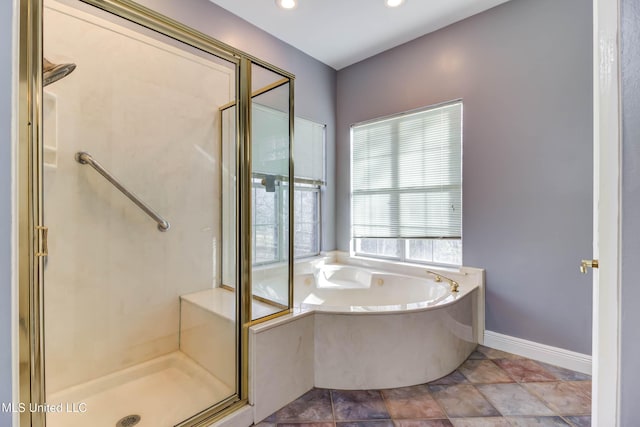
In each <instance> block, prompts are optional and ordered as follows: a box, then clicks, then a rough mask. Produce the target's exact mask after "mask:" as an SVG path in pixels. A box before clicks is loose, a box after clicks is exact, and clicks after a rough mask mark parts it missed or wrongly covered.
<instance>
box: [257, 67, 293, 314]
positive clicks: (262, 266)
mask: <svg viewBox="0 0 640 427" xmlns="http://www.w3.org/2000/svg"><path fill="white" fill-rule="evenodd" d="M252 89H253V93H254V95H253V97H252V105H251V122H252V124H251V140H252V142H251V172H252V179H253V191H252V202H253V204H252V239H253V248H252V249H253V256H252V257H253V270H252V280H251V282H252V283H251V286H252V294H253V304H252V318H253V319H258V318H261V317H264V316H267V315H269V314H273V313H277V312H279V311H282V310H283V309H286V308H288V306H289V193H290V192H289V182H290V180H289V158H290V146H291V144H290V135H289V117H290V111H289V105H290V102H289V91H290V87H289V83H288V82H287V80H286V79H283V77H282V76H280V75H278V74H276V73H273V72H271V71H269V70H265V69H264V68H262V67H260V66H257V65H254V66H253V68H252Z"/></svg>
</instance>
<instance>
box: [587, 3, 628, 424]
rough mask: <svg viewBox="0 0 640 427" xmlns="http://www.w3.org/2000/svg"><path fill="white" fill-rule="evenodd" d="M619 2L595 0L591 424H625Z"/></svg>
mask: <svg viewBox="0 0 640 427" xmlns="http://www.w3.org/2000/svg"><path fill="white" fill-rule="evenodd" d="M619 16H620V15H619V2H618V0H614V1H611V0H594V2H593V119H594V144H593V150H594V151H593V159H594V167H593V257H594V259H597V260H599V268H598V269H597V270H596V269H594V270H593V331H592V334H593V347H592V353H593V354H592V357H593V393H592V402H593V403H592V425H593V426H596V427H597V426H600V427H614V426H619V425H620V288H621V282H620V241H621V196H620V194H621V150H622V147H621V126H620V67H619V53H620V47H619V40H620V37H619V34H620V28H619Z"/></svg>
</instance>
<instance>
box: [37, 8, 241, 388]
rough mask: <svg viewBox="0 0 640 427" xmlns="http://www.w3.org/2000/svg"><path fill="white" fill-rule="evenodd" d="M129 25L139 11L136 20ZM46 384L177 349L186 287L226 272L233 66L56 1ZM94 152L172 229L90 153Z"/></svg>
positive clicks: (50, 14)
mask: <svg viewBox="0 0 640 427" xmlns="http://www.w3.org/2000/svg"><path fill="white" fill-rule="evenodd" d="M128 27H131V25H128ZM44 54H45V56H46V57H47V58H48V59H49V60H51V61H52V62H56V63H62V62H74V63H76V64H77V68H76V70H75V71H74V72H73V73H72V74H71V75H69V76H68V77H66V78H65V79H63V80H60V81H58V82H56V83H54V84H52V85H50V86H48V87H46V88H45V93H44V106H45V111H44V143H45V171H44V174H45V175H44V181H45V223H46V224H47V225H48V226H49V229H50V232H49V253H50V255H49V257H48V259H47V266H46V271H45V325H46V326H45V328H46V329H45V335H46V349H45V351H46V366H47V378H46V381H47V391H48V392H49V393H51V392H55V391H57V390H60V389H63V388H66V387H68V386H71V385H74V384H78V383H82V382H85V381H88V380H91V379H93V378H96V377H100V376H102V375H105V374H107V373H110V372H114V371H117V370H120V369H123V368H126V367H129V366H132V365H135V364H137V363H140V362H143V361H146V360H149V359H152V358H154V357H157V356H160V355H163V354H166V353H169V352H172V351H175V350H178V331H179V307H180V305H179V296H180V295H183V294H187V293H190V292H194V291H198V290H203V289H207V288H211V287H215V286H217V285H218V284H219V282H220V266H219V262H218V261H217V260H218V259H219V256H220V254H219V252H220V248H221V242H220V237H221V219H220V216H221V214H220V212H221V209H220V203H221V200H220V198H221V194H220V193H221V185H220V176H221V172H220V168H221V166H220V158H221V146H220V124H219V120H220V119H219V114H218V108H219V106H221V105H224V104H226V103H228V102H229V101H231V100H232V99H233V96H234V86H235V82H234V69H233V67H231V68H230V67H228V66H226V65H223V64H222V63H221V62H220V61H217V62H214V61H213V60H212V58H209V57H206V56H205V55H204V54H201V53H198V52H195V51H190V52H187V51H185V50H183V49H181V48H178V46H177V43H176V42H173V41H171V42H169V41H165V40H161V39H159V38H158V37H156V36H154V37H150V36H149V35H148V34H145V35H142V34H139V33H138V32H135V31H132V30H131V29H129V28H123V27H121V26H119V25H116V24H114V23H112V22H109V21H107V20H104V19H102V18H98V17H96V16H92V15H88V14H86V13H85V12H80V11H78V10H75V9H73V8H70V7H68V6H64V5H61V4H58V3H56V2H54V1H47V2H46V4H45V15H44ZM78 151H88V152H90V153H91V154H92V155H93V156H94V158H95V159H96V160H98V161H99V162H100V163H101V164H102V165H103V166H104V167H105V168H106V169H107V170H109V171H110V172H112V173H113V174H114V175H115V176H116V177H118V178H119V179H120V181H121V182H122V183H123V184H124V185H125V186H126V187H127V188H128V189H130V190H131V191H133V192H134V193H136V194H137V195H139V196H140V198H141V199H142V200H144V201H145V202H146V203H147V204H148V205H149V206H151V207H152V208H153V209H154V210H156V211H157V212H158V213H159V214H160V215H162V216H164V217H165V218H166V219H167V220H168V221H169V222H170V223H171V229H170V230H169V231H168V232H165V233H162V232H159V231H158V229H157V228H156V224H155V223H154V221H153V220H152V219H151V218H149V217H148V216H147V215H146V214H144V213H143V212H142V211H141V210H140V209H139V208H138V207H136V206H135V205H134V204H133V203H132V202H131V201H129V200H128V199H127V198H125V197H124V196H123V195H122V194H121V193H120V192H119V191H117V190H116V189H115V188H114V187H113V186H112V185H111V184H109V183H108V182H107V181H106V180H105V179H104V178H103V177H102V176H100V175H98V173H97V172H96V171H94V170H93V169H91V168H90V167H89V166H86V165H84V166H83V165H81V164H79V163H77V162H76V161H75V160H74V155H75V153H76V152H78Z"/></svg>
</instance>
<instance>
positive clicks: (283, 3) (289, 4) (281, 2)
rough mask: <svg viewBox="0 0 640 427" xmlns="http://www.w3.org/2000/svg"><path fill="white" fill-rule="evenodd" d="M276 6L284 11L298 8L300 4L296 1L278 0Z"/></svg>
mask: <svg viewBox="0 0 640 427" xmlns="http://www.w3.org/2000/svg"><path fill="white" fill-rule="evenodd" d="M276 4H277V5H278V7H280V8H282V9H287V10H290V9H295V8H296V6H298V2H297V1H296V0H276Z"/></svg>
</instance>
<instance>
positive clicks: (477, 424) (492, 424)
mask: <svg viewBox="0 0 640 427" xmlns="http://www.w3.org/2000/svg"><path fill="white" fill-rule="evenodd" d="M451 422H452V423H453V426H454V427H512V426H511V423H510V422H509V421H507V420H506V419H505V418H502V417H478V418H454V419H452V420H451Z"/></svg>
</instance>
